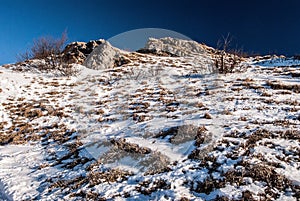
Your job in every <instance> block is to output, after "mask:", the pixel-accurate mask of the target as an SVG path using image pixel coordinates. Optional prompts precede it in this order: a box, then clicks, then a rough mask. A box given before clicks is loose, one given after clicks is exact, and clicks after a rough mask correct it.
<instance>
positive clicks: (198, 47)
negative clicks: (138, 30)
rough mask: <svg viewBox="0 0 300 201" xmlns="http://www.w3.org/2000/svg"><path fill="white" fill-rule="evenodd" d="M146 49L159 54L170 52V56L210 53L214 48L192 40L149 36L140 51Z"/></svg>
mask: <svg viewBox="0 0 300 201" xmlns="http://www.w3.org/2000/svg"><path fill="white" fill-rule="evenodd" d="M146 50H148V51H149V52H154V53H156V54H158V55H159V54H162V55H166V54H167V53H168V54H169V55H170V56H179V57H187V56H196V55H199V54H207V53H210V52H212V51H213V48H209V47H208V46H206V45H202V44H199V43H197V42H196V41H192V40H182V39H176V38H170V37H166V38H160V39H155V38H149V40H148V42H147V44H146V46H145V48H143V49H142V52H141V50H140V51H139V52H141V53H143V51H144V52H145V51H146Z"/></svg>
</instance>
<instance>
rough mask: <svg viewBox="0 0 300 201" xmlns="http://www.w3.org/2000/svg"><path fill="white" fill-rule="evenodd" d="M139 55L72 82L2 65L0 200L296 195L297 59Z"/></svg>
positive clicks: (299, 134)
mask: <svg viewBox="0 0 300 201" xmlns="http://www.w3.org/2000/svg"><path fill="white" fill-rule="evenodd" d="M133 55H134V56H135V57H136V58H138V59H136V60H135V61H134V62H132V63H129V64H126V65H124V66H121V67H116V68H111V69H105V70H91V69H87V68H85V67H84V66H78V67H79V68H81V73H80V74H79V75H78V76H77V77H70V78H67V77H54V76H50V75H45V74H41V73H33V72H28V71H25V72H16V71H12V70H10V69H5V68H3V67H0V97H1V99H0V145H1V146H0V200H1V199H2V200H82V199H86V200H104V199H108V200H218V199H219V200H222V199H223V200H226V199H225V198H228V199H229V200H242V199H246V200H247V199H248V200H251V199H254V200H272V199H273V200H297V199H298V200H299V198H300V177H299V176H300V155H299V153H300V95H299V92H300V83H299V74H300V68H299V61H296V60H288V61H287V60H281V61H277V60H276V61H269V60H268V61H256V62H252V61H250V60H249V61H247V62H248V64H249V65H248V67H247V69H245V71H244V72H242V73H234V74H226V75H221V74H210V68H209V66H208V64H210V62H211V61H209V59H208V57H203V58H202V60H201V59H199V58H197V62H196V63H195V61H194V60H193V58H192V57H158V56H151V55H142V54H138V53H134V54H133ZM201 62H203V63H201ZM280 62H281V63H280ZM286 63H288V65H287V64H286ZM201 66H205V68H201ZM245 66H247V65H245ZM287 66H288V67H287Z"/></svg>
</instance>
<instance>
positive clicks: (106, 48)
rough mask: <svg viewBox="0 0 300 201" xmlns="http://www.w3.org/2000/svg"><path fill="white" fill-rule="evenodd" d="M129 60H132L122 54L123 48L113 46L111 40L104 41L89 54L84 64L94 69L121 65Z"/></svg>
mask: <svg viewBox="0 0 300 201" xmlns="http://www.w3.org/2000/svg"><path fill="white" fill-rule="evenodd" d="M128 62H130V60H129V59H127V58H126V57H125V56H124V55H122V53H121V50H119V49H118V48H115V47H113V46H111V44H110V43H109V42H107V41H103V43H102V44H100V45H99V46H98V47H97V48H95V49H94V50H93V52H92V53H91V54H89V56H88V57H87V58H86V60H85V62H84V63H83V65H84V66H86V67H87V68H91V69H94V70H101V69H107V68H113V67H116V66H121V65H124V64H126V63H128Z"/></svg>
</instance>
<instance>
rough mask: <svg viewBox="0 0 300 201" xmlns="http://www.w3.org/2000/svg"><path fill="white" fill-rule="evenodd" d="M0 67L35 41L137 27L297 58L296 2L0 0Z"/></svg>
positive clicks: (299, 18)
mask: <svg viewBox="0 0 300 201" xmlns="http://www.w3.org/2000/svg"><path fill="white" fill-rule="evenodd" d="M0 4H1V5H0V24H1V28H0V64H4V63H10V62H15V61H16V55H17V54H18V53H21V52H24V51H25V50H26V49H27V48H28V47H30V44H31V43H32V41H33V39H36V38H38V37H40V36H46V35H52V36H55V37H59V36H60V34H61V33H62V32H63V31H64V30H65V29H67V32H68V37H69V42H71V41H89V40H93V39H99V38H104V39H108V38H110V37H113V36H115V35H117V34H120V33H122V32H125V31H129V30H132V29H138V28H152V27H153V28H163V29H170V30H173V31H176V32H179V33H181V34H184V35H186V36H188V37H190V38H192V39H194V40H197V41H198V42H204V43H206V44H208V45H211V46H215V44H216V43H217V40H218V39H219V38H220V37H221V36H222V35H226V34H227V33H228V32H230V33H231V34H232V36H233V37H234V40H235V42H236V43H237V44H238V45H239V46H240V47H243V48H244V50H246V51H248V52H257V53H261V54H268V53H273V52H276V53H278V54H289V55H292V54H296V53H297V54H299V53H300V48H299V47H300V12H299V8H300V1H297V0H285V1H280V0H273V1H271V0H265V1H259V0H252V1H240V0H239V1H237V0H227V1H221V0H220V1H216V0H210V1H207V0H205V1H204V0H203V1H202V0H198V1H197V0H185V1H176V0H173V1H168V0H165V1H163V0H160V1H156V0H153V1H141V0H139V1H138V0H126V1H124V0H123V1H113V0H110V1H100V0H72V1H70V0H1V1H0Z"/></svg>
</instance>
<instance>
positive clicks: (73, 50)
mask: <svg viewBox="0 0 300 201" xmlns="http://www.w3.org/2000/svg"><path fill="white" fill-rule="evenodd" d="M103 42H104V40H103V39H100V40H91V41H89V42H87V43H85V42H73V43H70V44H68V45H67V46H66V47H65V49H64V50H63V52H62V57H63V60H64V62H66V63H77V64H82V63H83V62H84V61H85V59H86V58H87V56H88V55H89V54H90V53H91V52H92V51H93V50H94V49H95V48H96V47H98V46H99V45H101V44H102V43H103Z"/></svg>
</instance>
